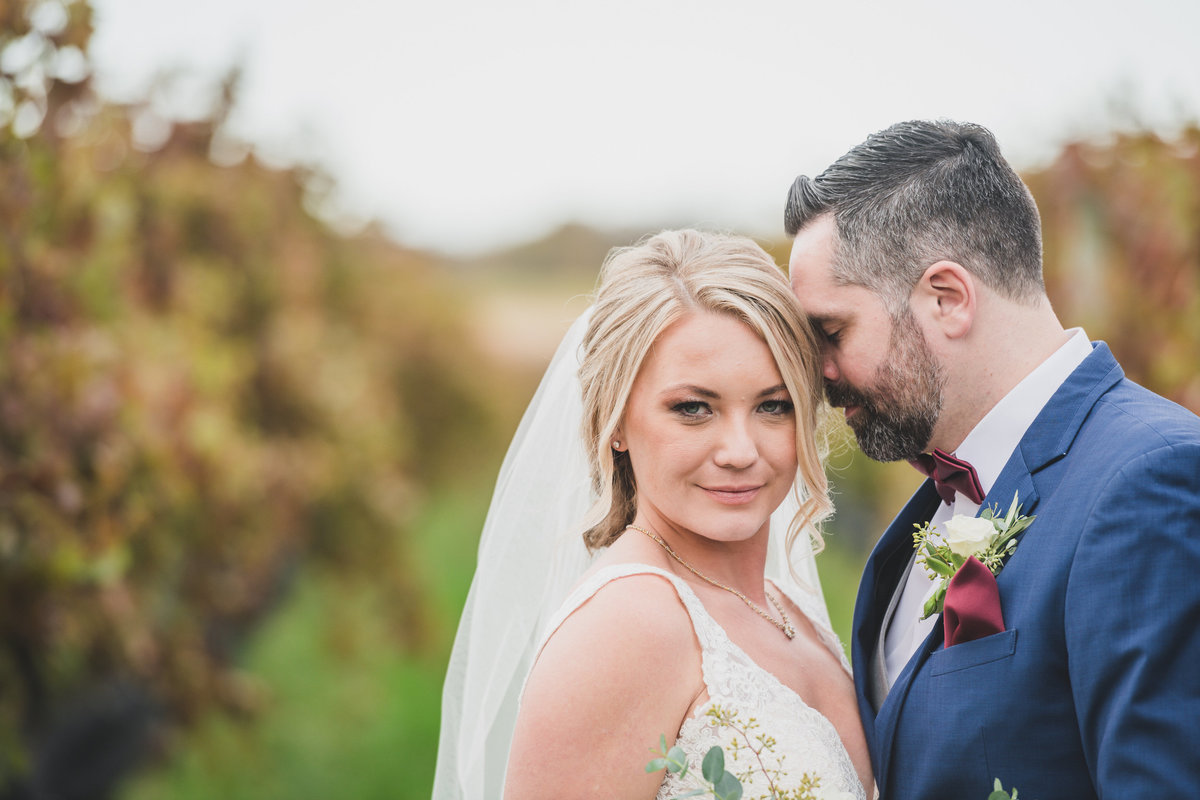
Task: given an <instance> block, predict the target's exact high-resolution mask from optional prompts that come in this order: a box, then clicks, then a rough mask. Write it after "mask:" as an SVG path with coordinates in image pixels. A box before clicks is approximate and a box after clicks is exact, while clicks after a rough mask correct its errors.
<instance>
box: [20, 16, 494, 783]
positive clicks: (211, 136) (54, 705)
mask: <svg viewBox="0 0 1200 800" xmlns="http://www.w3.org/2000/svg"><path fill="white" fill-rule="evenodd" d="M0 25H2V29H0V30H2V33H0V58H2V64H3V69H4V75H3V78H2V79H0V108H4V107H7V112H8V113H7V118H6V120H5V121H6V124H5V125H4V126H3V129H2V130H0V233H2V236H3V242H2V244H0V637H2V643H3V647H2V649H0V787H7V791H8V793H9V794H10V795H11V796H16V797H20V796H37V797H43V796H54V797H98V796H103V795H105V794H107V793H108V792H109V790H110V787H111V785H112V784H113V783H114V781H116V780H117V779H118V778H119V777H120V776H121V775H122V774H123V773H124V772H126V771H127V770H128V769H129V768H131V767H132V766H133V765H134V764H135V763H137V762H138V761H139V760H140V759H141V758H142V757H143V756H144V755H145V754H146V753H147V752H150V751H152V750H154V749H155V748H156V747H159V746H161V745H162V744H163V743H164V742H165V741H167V739H166V738H164V737H166V736H167V735H168V734H169V733H170V732H171V731H174V730H177V729H179V728H180V727H181V726H185V725H189V724H191V723H193V722H196V721H198V720H200V719H202V718H204V716H205V715H206V714H208V713H210V712H211V711H212V710H213V709H222V710H224V711H227V712H231V713H233V714H235V715H243V716H251V715H254V714H255V713H257V712H259V711H260V710H261V709H262V708H263V706H264V704H265V703H267V702H269V697H270V695H269V692H268V691H267V689H268V688H269V687H265V686H263V685H262V683H261V682H259V681H256V680H254V679H252V678H251V677H250V676H249V675H248V674H247V673H246V672H244V671H243V670H241V669H239V661H240V659H241V656H242V650H243V648H244V645H245V642H246V640H247V636H248V635H249V634H250V633H251V632H252V631H253V630H255V628H256V627H257V626H258V625H259V623H260V622H261V620H262V619H263V618H264V616H265V615H267V614H269V613H270V612H271V611H272V610H273V609H274V608H276V607H277V606H278V605H279V604H280V603H281V602H282V601H283V600H284V599H285V598H287V597H289V592H290V590H291V588H292V587H293V584H295V582H296V580H297V576H299V575H312V574H319V575H322V576H327V577H328V578H329V579H330V580H343V581H346V582H351V583H356V584H369V585H371V586H372V587H375V594H374V596H373V601H372V602H373V604H374V605H373V608H374V609H375V613H376V616H378V617H379V618H380V619H381V620H383V621H384V624H383V625H382V626H381V628H380V631H379V632H381V633H382V634H383V635H385V636H386V637H387V642H389V643H391V644H393V645H394V646H398V647H401V648H403V649H405V650H406V651H410V652H421V651H422V650H423V649H424V650H428V649H430V648H432V647H435V646H442V644H443V643H442V641H441V639H440V638H439V636H440V634H439V633H438V632H437V631H436V630H435V628H437V629H440V628H442V627H444V626H445V623H444V622H442V621H441V620H440V619H438V620H434V618H433V617H432V616H431V614H430V609H429V603H428V602H427V598H426V592H427V589H428V587H427V586H425V585H424V584H423V582H422V570H421V569H420V567H419V566H418V565H417V564H416V563H415V562H414V556H413V553H412V548H411V546H410V543H411V536H410V534H411V530H412V527H413V525H414V524H415V523H416V521H417V520H418V518H419V515H420V514H421V513H422V510H423V508H424V506H425V502H426V500H427V498H428V497H429V494H430V491H431V487H434V486H439V485H443V484H446V483H447V482H448V481H449V480H450V479H452V478H453V477H455V476H456V475H459V474H461V473H469V472H470V470H471V469H472V468H478V467H477V466H476V464H477V461H476V459H477V458H480V457H486V454H488V453H489V452H493V451H495V450H496V448H497V447H498V446H499V445H500V444H501V441H502V437H503V435H504V434H503V432H502V431H500V430H499V426H498V419H499V417H498V414H500V413H501V412H502V410H503V409H504V408H505V406H504V403H503V402H501V403H499V404H497V401H496V398H495V397H494V395H496V394H498V393H499V394H501V395H503V391H502V390H497V388H496V387H497V386H500V387H503V386H505V382H504V381H499V380H495V379H494V378H493V371H492V369H491V367H490V366H489V361H488V360H487V359H486V358H485V357H484V356H483V355H482V354H481V353H480V352H479V350H478V348H477V347H476V345H475V343H474V340H473V338H472V337H471V336H470V332H469V329H468V325H467V317H466V315H465V314H464V313H463V311H462V309H461V308H460V300H459V298H458V296H457V293H456V291H455V285H454V284H453V283H452V282H451V281H449V280H447V279H446V278H445V277H444V276H443V275H439V274H437V273H436V272H435V270H434V269H433V268H432V266H431V264H430V263H429V259H428V258H426V257H423V256H421V255H420V254H417V253H411V252H407V251H405V250H404V249H403V248H401V247H399V246H397V245H395V244H393V243H390V242H388V241H386V240H385V239H384V238H383V237H381V236H378V235H375V234H372V233H370V232H368V233H365V234H363V235H360V236H356V237H353V238H348V237H342V236H339V235H337V234H335V233H333V232H332V231H331V230H330V228H329V227H328V226H327V225H326V224H324V223H322V222H320V221H319V220H317V219H316V218H315V217H314V216H313V215H311V214H310V213H309V212H308V211H307V210H306V207H307V206H308V205H311V203H312V198H311V196H310V191H311V189H310V187H311V186H313V185H314V181H313V180H312V177H313V176H312V175H311V174H309V173H307V172H306V171H305V170H304V169H301V168H296V169H288V170H271V169H268V168H265V167H264V166H262V165H261V164H259V163H258V162H257V161H256V160H255V159H254V158H253V157H252V156H250V157H246V158H244V159H242V160H241V161H240V163H236V164H233V165H229V166H223V167H217V166H215V165H214V164H213V163H212V161H211V159H210V155H211V153H212V151H213V149H214V147H215V146H217V145H218V144H219V138H218V137H219V131H220V125H221V121H222V119H223V118H224V116H225V114H226V113H227V111H228V108H229V106H228V103H230V102H232V98H233V94H234V86H233V84H232V83H231V84H230V86H228V87H226V89H227V91H226V94H225V99H224V101H223V104H222V105H220V106H219V107H217V108H215V109H213V111H212V114H211V117H210V118H208V119H205V120H202V121H199V122H193V123H188V124H176V125H173V126H171V127H169V129H168V130H169V133H168V135H167V136H165V137H164V138H163V139H162V140H161V141H160V142H158V143H156V146H155V147H153V148H152V149H151V148H147V147H145V146H144V145H142V144H140V143H139V141H138V137H137V136H136V135H135V134H136V131H135V127H136V126H137V125H138V124H140V123H139V121H144V119H145V116H146V115H147V114H149V113H151V111H150V110H149V109H148V108H146V107H139V106H125V107H118V106H114V105H111V104H106V103H105V102H103V101H102V100H101V99H99V98H97V97H96V96H95V95H94V94H93V92H92V91H91V88H90V82H89V80H88V76H87V74H86V69H85V70H82V71H81V70H80V69H79V66H78V65H79V62H80V60H81V59H82V60H83V62H84V64H85V65H86V58H85V56H84V54H85V53H86V47H87V42H88V37H89V35H90V32H91V28H90V25H91V20H90V10H89V8H88V6H87V5H86V4H84V3H78V2H76V3H72V4H69V5H62V4H58V3H45V2H41V3H26V2H15V3H14V2H7V3H0ZM500 399H501V400H503V398H502V397H501V398H500ZM505 422H506V424H507V420H505ZM464 464H465V465H466V466H465V467H464ZM484 468H486V461H485V467H484ZM330 598H331V599H333V600H336V599H337V598H338V593H336V592H334V593H331V594H330ZM380 646H381V647H382V646H385V645H384V643H381V644H380Z"/></svg>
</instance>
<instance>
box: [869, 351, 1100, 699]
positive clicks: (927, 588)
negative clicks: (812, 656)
mask: <svg viewBox="0 0 1200 800" xmlns="http://www.w3.org/2000/svg"><path fill="white" fill-rule="evenodd" d="M1068 333H1070V334H1071V338H1070V339H1068V340H1067V342H1066V344H1064V345H1063V346H1062V347H1060V348H1058V350H1056V351H1054V353H1053V354H1052V355H1051V356H1050V357H1049V358H1047V359H1046V360H1045V361H1043V362H1042V363H1041V364H1040V365H1038V367H1037V368H1035V369H1034V370H1033V372H1030V373H1029V374H1028V375H1026V376H1025V378H1024V379H1023V380H1022V381H1021V382H1020V383H1018V384H1017V385H1016V386H1014V387H1013V388H1012V390H1011V391H1010V392H1009V393H1008V394H1006V395H1005V396H1004V397H1003V398H1002V399H1001V400H1000V402H998V403H996V405H995V406H993V407H992V410H991V411H989V412H988V413H987V414H986V415H985V416H984V418H983V419H981V420H979V423H978V424H977V425H976V426H975V427H974V428H973V429H972V430H971V432H970V433H969V434H967V437H966V438H965V439H963V441H962V444H960V445H959V446H958V449H957V450H956V451H955V455H956V456H957V457H958V458H961V459H964V460H966V461H969V462H970V463H971V464H972V466H974V467H975V472H976V474H978V476H979V483H980V485H981V486H982V487H983V492H984V494H987V493H988V492H989V491H991V489H992V484H994V483H995V482H996V479H997V478H998V477H1000V471H1001V470H1002V469H1004V465H1005V464H1007V463H1008V459H1009V457H1010V456H1011V455H1012V453H1013V451H1014V450H1015V449H1016V447H1017V445H1018V444H1019V443H1020V441H1021V439H1022V437H1024V436H1025V431H1027V430H1028V429H1029V426H1030V425H1032V424H1033V421H1034V419H1036V418H1037V415H1038V414H1039V413H1041V411H1042V408H1043V407H1044V406H1045V405H1046V403H1048V402H1049V401H1050V398H1051V397H1052V396H1053V395H1054V393H1055V392H1056V391H1058V388H1059V387H1060V386H1062V384H1063V382H1064V381H1065V380H1066V379H1067V378H1068V377H1069V376H1070V374H1071V373H1072V372H1074V371H1075V368H1076V367H1078V366H1079V365H1080V364H1081V363H1082V362H1083V360H1084V359H1085V358H1087V357H1088V355H1089V354H1090V353H1091V352H1092V345H1091V343H1090V342H1089V341H1088V338H1087V335H1086V334H1085V333H1084V332H1083V329H1082V328H1072V329H1071V330H1070V331H1068ZM1001 500H1002V501H1003V502H1001V503H1000V505H1001V508H1000V511H1001V513H1003V512H1006V511H1008V505H1007V503H1008V502H1009V500H1011V498H1009V500H1004V499H1003V498H1001ZM978 511H979V506H978V505H977V504H976V503H972V502H971V501H970V500H969V499H967V498H966V497H963V496H962V495H961V494H956V495H955V496H954V504H953V505H949V504H947V503H945V502H943V503H942V504H941V505H940V506H938V509H937V511H936V512H934V515H933V518H932V519H931V520H930V523H931V524H932V525H934V526H940V525H942V524H943V523H944V522H945V521H946V520H948V519H950V518H951V517H952V516H954V515H955V514H966V515H968V516H975V514H977V513H978ZM935 589H936V584H935V583H934V581H933V579H932V578H931V577H929V574H928V573H927V572H926V571H925V569H924V568H923V567H919V566H916V565H915V564H913V565H911V567H910V569H909V571H908V577H907V578H906V582H905V584H904V590H903V593H902V594H901V595H900V600H899V602H898V603H896V606H895V610H894V613H893V614H892V616H891V617H890V618H889V619H885V620H884V621H883V625H884V630H885V633H884V659H885V663H886V666H887V683H888V688H889V689H890V688H891V686H892V685H893V684H894V683H895V682H896V678H897V677H899V675H900V673H901V672H902V671H903V670H904V666H905V664H907V663H908V660H909V659H910V658H911V657H912V654H913V653H914V652H916V650H917V648H918V647H919V646H920V645H921V642H923V641H925V638H926V637H927V636H928V635H929V632H930V631H932V630H933V626H934V625H935V624H937V623H938V621H939V617H938V616H937V615H934V616H932V617H930V618H929V619H925V620H922V619H921V614H922V613H923V609H924V607H925V601H926V600H927V599H929V597H930V596H932V595H933V593H934V591H935Z"/></svg>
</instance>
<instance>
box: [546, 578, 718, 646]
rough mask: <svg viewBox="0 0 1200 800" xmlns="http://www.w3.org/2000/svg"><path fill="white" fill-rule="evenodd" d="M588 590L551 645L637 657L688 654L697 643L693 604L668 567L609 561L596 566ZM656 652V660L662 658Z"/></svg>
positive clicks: (548, 643)
mask: <svg viewBox="0 0 1200 800" xmlns="http://www.w3.org/2000/svg"><path fill="white" fill-rule="evenodd" d="M580 589H582V591H583V593H584V594H586V596H583V597H580V599H578V604H577V606H576V607H575V608H572V609H570V613H569V614H568V615H566V616H565V618H564V619H563V620H562V622H560V624H559V625H558V627H557V630H556V631H554V632H553V633H552V634H551V636H550V638H548V639H547V640H546V645H545V650H556V649H563V650H566V651H570V652H574V654H575V655H576V656H577V655H578V654H580V652H586V651H590V650H595V651H598V655H599V654H605V657H606V658H607V654H616V655H617V657H618V658H619V660H634V658H638V657H647V656H648V655H649V654H650V652H652V651H659V652H660V654H661V655H660V656H658V658H664V657H684V656H685V655H686V654H688V652H689V651H691V650H694V649H695V648H696V646H697V645H696V638H695V632H694V630H692V624H691V618H690V615H689V613H688V609H686V607H685V606H684V603H683V600H682V599H680V596H679V591H678V589H677V588H676V585H674V583H673V582H672V581H671V578H670V577H667V573H665V572H664V571H660V570H656V569H654V567H653V566H649V565H643V564H623V563H619V561H616V563H608V564H604V565H600V566H599V569H598V570H594V571H592V572H590V575H589V577H587V578H584V581H583V583H582V584H581V588H580ZM658 658H656V660H658Z"/></svg>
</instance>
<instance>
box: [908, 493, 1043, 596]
mask: <svg viewBox="0 0 1200 800" xmlns="http://www.w3.org/2000/svg"><path fill="white" fill-rule="evenodd" d="M999 513H1000V507H999V506H993V507H990V508H985V509H983V511H981V512H980V513H979V516H978V517H968V516H965V515H963V514H956V515H955V516H954V517H953V518H951V519H950V520H948V521H947V522H946V535H945V536H944V537H941V536H938V535H937V534H935V528H934V527H933V526H931V525H930V524H929V523H928V522H926V523H924V524H918V525H916V526H915V527H916V529H917V530H916V532H915V533H913V544H914V545H915V546H916V549H917V563H918V564H920V565H921V566H923V567H924V568H925V570H926V572H928V573H929V574H930V576H931V577H933V578H934V579H935V580H937V579H938V578H940V579H941V582H940V583H939V584H938V588H937V591H935V592H934V593H933V596H932V597H930V598H929V600H927V601H926V602H925V608H924V616H922V617H921V619H928V618H929V617H932V616H933V615H934V614H940V613H941V612H942V606H943V605H944V604H945V602H946V585H947V584H948V583H949V582H950V579H951V578H953V577H954V574H955V573H956V572H958V570H959V569H960V568H961V567H962V565H963V564H964V563H966V561H967V559H968V558H970V557H971V556H974V557H975V558H977V559H979V560H980V561H981V562H982V563H983V565H984V566H985V567H987V568H988V569H989V570H991V572H992V574H993V575H999V574H1000V570H1001V569H1003V568H1004V561H1005V559H1007V558H1008V557H1009V556H1010V555H1012V554H1013V552H1014V551H1015V550H1016V549H1017V542H1016V540H1015V537H1016V535H1017V534H1018V533H1020V532H1021V531H1023V530H1025V529H1026V528H1028V527H1029V523H1031V522H1033V520H1034V519H1035V518H1036V517H1026V516H1022V515H1021V505H1020V503H1019V502H1018V498H1017V495H1016V494H1014V495H1013V501H1012V505H1010V506H1009V507H1008V513H1007V514H1005V515H1004V516H1003V517H1001V516H998V514H999Z"/></svg>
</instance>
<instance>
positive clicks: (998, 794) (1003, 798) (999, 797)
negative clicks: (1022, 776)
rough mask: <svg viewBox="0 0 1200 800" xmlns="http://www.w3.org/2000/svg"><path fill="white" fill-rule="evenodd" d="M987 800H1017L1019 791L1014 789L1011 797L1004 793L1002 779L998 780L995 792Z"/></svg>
mask: <svg viewBox="0 0 1200 800" xmlns="http://www.w3.org/2000/svg"><path fill="white" fill-rule="evenodd" d="M987 800H1017V790H1016V789H1013V790H1012V795H1011V796H1010V795H1009V793H1008V792H1006V791H1004V786H1003V785H1001V783H1000V779H999V778H996V783H995V790H994V791H993V792H992V793H991V794H989V795H988V796H987Z"/></svg>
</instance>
